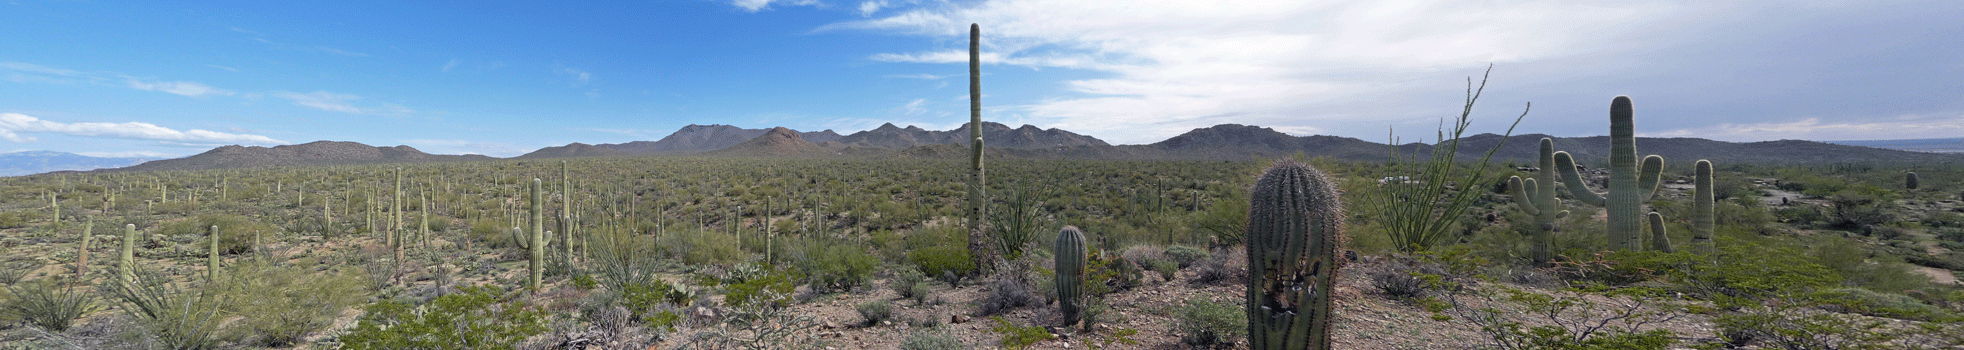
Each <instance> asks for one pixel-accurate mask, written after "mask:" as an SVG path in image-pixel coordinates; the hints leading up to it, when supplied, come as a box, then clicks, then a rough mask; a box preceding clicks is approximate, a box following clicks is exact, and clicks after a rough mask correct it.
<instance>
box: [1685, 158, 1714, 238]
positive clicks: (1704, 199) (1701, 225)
mask: <svg viewBox="0 0 1964 350" xmlns="http://www.w3.org/2000/svg"><path fill="white" fill-rule="evenodd" d="M1694 167H1696V168H1697V170H1696V171H1697V174H1696V175H1694V176H1693V178H1692V182H1693V183H1694V185H1692V186H1694V188H1695V189H1696V190H1695V192H1694V193H1692V195H1691V201H1692V203H1691V248H1692V249H1696V250H1697V251H1698V252H1700V253H1705V254H1711V253H1712V227H1713V224H1714V222H1715V220H1714V218H1713V216H1714V214H1713V213H1714V212H1715V208H1713V207H1714V206H1716V205H1717V204H1718V203H1717V202H1718V200H1717V196H1716V195H1715V194H1714V193H1713V192H1712V161H1709V160H1704V159H1699V160H1698V165H1695V166H1694Z"/></svg>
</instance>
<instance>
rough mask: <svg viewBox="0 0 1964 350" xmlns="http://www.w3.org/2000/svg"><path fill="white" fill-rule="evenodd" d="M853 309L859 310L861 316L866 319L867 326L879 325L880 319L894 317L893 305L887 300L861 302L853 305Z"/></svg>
mask: <svg viewBox="0 0 1964 350" xmlns="http://www.w3.org/2000/svg"><path fill="white" fill-rule="evenodd" d="M853 310H855V311H859V317H860V318H861V319H864V320H865V325H867V326H877V325H879V324H880V321H885V320H886V319H887V318H890V317H893V305H890V304H887V301H886V300H874V301H868V302H864V303H859V305H857V306H853Z"/></svg>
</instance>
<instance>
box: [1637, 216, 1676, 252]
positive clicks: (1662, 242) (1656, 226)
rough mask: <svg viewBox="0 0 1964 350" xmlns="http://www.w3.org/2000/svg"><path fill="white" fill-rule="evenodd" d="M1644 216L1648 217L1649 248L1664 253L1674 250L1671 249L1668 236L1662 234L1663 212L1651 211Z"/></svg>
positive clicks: (1663, 231)
mask: <svg viewBox="0 0 1964 350" xmlns="http://www.w3.org/2000/svg"><path fill="white" fill-rule="evenodd" d="M1644 216H1645V217H1648V218H1650V250H1655V251H1660V252H1665V253H1670V252H1674V250H1671V238H1670V236H1667V235H1665V234H1664V233H1665V230H1664V214H1658V213H1657V212H1654V211H1653V212H1650V214H1648V215H1644Z"/></svg>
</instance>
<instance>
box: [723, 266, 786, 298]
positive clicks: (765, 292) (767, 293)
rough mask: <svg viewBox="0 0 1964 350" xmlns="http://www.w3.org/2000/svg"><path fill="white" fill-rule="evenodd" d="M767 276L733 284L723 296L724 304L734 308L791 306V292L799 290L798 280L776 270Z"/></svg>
mask: <svg viewBox="0 0 1964 350" xmlns="http://www.w3.org/2000/svg"><path fill="white" fill-rule="evenodd" d="M766 269H770V272H768V273H767V274H765V275H763V276H760V277H757V278H751V279H748V280H744V281H740V282H737V283H732V284H730V285H729V287H728V289H727V291H726V292H725V293H724V294H723V303H724V304H729V305H732V306H772V307H782V306H789V305H791V302H792V299H791V292H792V291H793V290H795V289H796V288H797V284H796V283H794V282H793V281H796V280H797V278H794V277H795V276H792V275H791V273H790V272H787V271H784V270H779V269H776V268H770V267H766Z"/></svg>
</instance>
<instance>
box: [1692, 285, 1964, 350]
mask: <svg viewBox="0 0 1964 350" xmlns="http://www.w3.org/2000/svg"><path fill="white" fill-rule="evenodd" d="M1788 301H1789V302H1790V303H1789V304H1783V305H1781V306H1775V307H1765V306H1754V307H1748V308H1744V309H1741V310H1740V311H1738V312H1734V313H1727V314H1725V315H1721V316H1719V317H1715V318H1713V320H1712V321H1713V323H1714V324H1716V325H1717V326H1718V328H1719V335H1720V336H1721V337H1722V338H1723V341H1725V342H1726V343H1727V344H1726V345H1728V346H1729V347H1734V348H1737V347H1741V346H1745V345H1751V344H1759V345H1760V346H1761V347H1763V348H1776V349H1796V350H1797V349H1951V348H1955V347H1957V346H1964V325H1961V324H1958V323H1934V322H1933V323H1924V324H1920V325H1914V326H1907V327H1892V326H1890V325H1889V323H1888V322H1884V321H1881V320H1877V319H1863V318H1861V317H1860V316H1854V315H1847V314H1838V313H1829V312H1818V311H1813V310H1807V309H1806V308H1805V306H1806V305H1808V304H1811V303H1810V302H1808V301H1807V300H1806V299H1805V298H1801V299H1798V300H1788Z"/></svg>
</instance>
